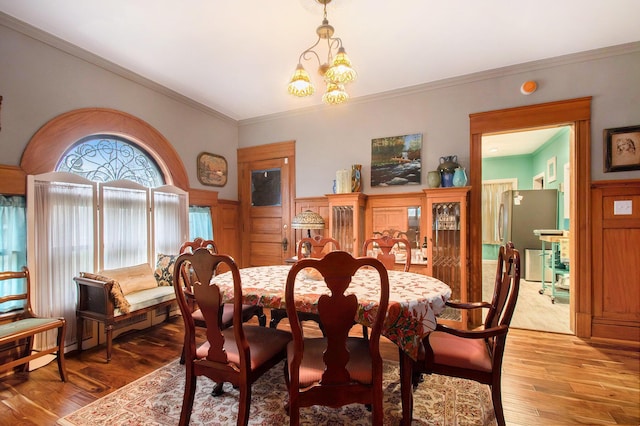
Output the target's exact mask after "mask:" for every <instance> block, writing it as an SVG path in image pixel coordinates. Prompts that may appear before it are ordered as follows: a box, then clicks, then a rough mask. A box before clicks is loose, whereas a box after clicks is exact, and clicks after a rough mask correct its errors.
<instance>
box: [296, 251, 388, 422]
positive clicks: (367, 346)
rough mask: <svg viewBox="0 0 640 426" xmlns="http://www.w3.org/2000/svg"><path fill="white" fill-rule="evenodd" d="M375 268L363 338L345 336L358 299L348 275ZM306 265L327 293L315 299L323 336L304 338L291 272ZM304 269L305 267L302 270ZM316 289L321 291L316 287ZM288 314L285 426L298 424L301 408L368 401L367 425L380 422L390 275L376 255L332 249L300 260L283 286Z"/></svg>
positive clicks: (352, 318)
mask: <svg viewBox="0 0 640 426" xmlns="http://www.w3.org/2000/svg"><path fill="white" fill-rule="evenodd" d="M366 266H368V267H372V268H375V270H376V271H377V273H378V275H379V276H380V284H379V285H380V292H379V300H375V301H364V302H366V303H368V302H375V303H377V304H378V307H377V309H370V310H367V311H366V313H365V315H371V316H372V318H371V320H372V324H373V326H372V330H371V336H370V337H369V339H368V340H365V339H364V338H360V337H349V330H350V329H351V327H352V325H353V321H354V318H356V316H357V314H358V299H357V297H356V295H355V294H348V288H349V284H350V283H351V279H352V276H353V275H354V274H355V273H356V271H357V270H358V269H360V268H362V267H366ZM307 268H313V269H315V270H316V271H317V272H318V273H319V274H320V275H321V276H322V277H323V279H324V281H318V286H319V287H321V286H322V285H323V284H324V285H325V286H326V287H327V289H328V291H327V293H325V294H322V296H320V298H319V300H318V314H319V315H320V319H321V321H322V323H323V324H324V328H325V331H326V336H325V337H320V338H305V337H304V336H303V332H302V327H301V325H300V320H299V319H298V315H297V311H296V305H297V300H296V289H295V286H296V276H297V275H298V274H299V273H300V272H301V271H303V270H305V269H307ZM306 272H308V270H307V271H306ZM319 291H320V290H319ZM285 299H286V300H287V317H288V318H289V322H290V325H291V334H292V336H293V340H292V341H291V342H290V343H289V345H288V346H287V362H288V369H287V370H286V373H287V374H286V376H285V377H286V378H287V387H288V389H289V405H288V408H289V416H290V424H291V425H298V424H299V423H300V408H301V407H309V406H312V405H325V406H330V407H340V406H343V405H347V404H353V403H360V404H370V405H371V407H372V423H373V424H374V425H382V421H383V411H382V395H383V391H382V357H381V356H380V333H381V331H382V325H383V322H384V319H385V317H386V313H387V306H388V303H389V277H388V274H387V270H386V269H385V267H384V265H383V264H382V262H380V261H379V260H377V259H373V258H367V257H361V258H357V259H356V258H354V257H352V256H351V254H349V253H347V252H344V251H333V252H331V253H328V254H327V255H326V256H324V257H323V258H322V259H302V260H300V261H298V262H296V263H295V264H294V265H293V266H292V267H291V270H290V271H289V274H288V276H287V283H286V287H285Z"/></svg>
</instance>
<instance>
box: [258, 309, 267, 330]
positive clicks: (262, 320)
mask: <svg viewBox="0 0 640 426" xmlns="http://www.w3.org/2000/svg"><path fill="white" fill-rule="evenodd" d="M256 316H257V317H258V324H260V327H266V326H267V316H266V315H265V314H264V311H263V310H262V308H260V309H259V310H258V312H257V313H256Z"/></svg>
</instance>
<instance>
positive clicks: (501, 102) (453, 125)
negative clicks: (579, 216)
mask: <svg viewBox="0 0 640 426" xmlns="http://www.w3.org/2000/svg"><path fill="white" fill-rule="evenodd" d="M433 66H434V67H435V66H437V64H433ZM360 72H361V73H366V72H372V71H370V70H360ZM527 80H535V81H537V82H538V90H537V91H536V92H535V93H533V94H531V95H529V96H524V95H522V94H521V93H520V90H519V89H520V85H521V84H522V83H523V82H524V81H527ZM354 84H357V82H355V83H354ZM584 96H592V97H593V99H592V122H591V155H592V166H591V167H592V171H591V175H592V179H593V180H605V179H606V180H609V179H623V178H640V171H633V172H618V173H606V174H605V173H604V172H603V140H602V130H603V129H605V128H611V127H622V126H631V125H638V124H640V43H634V44H631V45H625V46H619V47H617V48H610V49H604V50H599V51H594V52H586V53H582V54H578V55H571V56H567V57H563V58H553V59H550V60H545V61H539V62H535V63H530V64H524V65H520V66H514V67H509V68H505V69H501V70H492V71H489V72H485V73H478V74H474V75H471V76H465V77H462V78H458V79H451V80H448V81H442V82H439V83H436V84H430V85H424V86H422V87H416V88H413V89H411V90H406V91H405V93H400V94H398V93H396V94H395V95H393V96H378V97H376V98H371V99H367V100H357V99H356V100H352V101H350V102H349V103H347V104H344V105H340V106H337V107H333V106H326V107H321V108H315V109H310V110H306V111H299V112H296V113H290V114H281V115H274V116H270V117H262V118H257V119H251V120H245V121H243V122H241V123H240V128H239V145H240V147H248V146H255V145H261V144H266V143H273V142H280V141H285V140H295V141H296V155H297V158H296V167H297V181H296V186H297V188H296V191H297V196H298V197H308V196H317V195H322V194H327V193H330V192H331V186H332V181H333V179H335V171H336V170H338V169H341V168H347V167H349V166H350V165H351V164H354V163H359V164H362V165H363V183H364V185H363V192H366V193H369V194H375V193H391V192H404V191H412V190H416V189H418V188H416V187H415V186H414V187H412V186H400V187H393V188H382V187H375V188H371V187H370V164H371V139H372V138H378V137H385V136H395V135H403V134H409V133H422V134H423V145H422V148H423V149H422V182H423V185H426V172H427V171H429V170H433V169H435V168H436V167H437V165H438V163H439V158H440V157H441V156H444V155H453V154H456V155H457V156H458V161H459V162H460V163H461V164H462V165H463V166H464V167H468V165H469V114H473V113H478V112H484V111H491V110H497V109H503V108H511V107H517V106H523V105H532V104H538V103H544V102H552V101H558V100H564V99H573V98H579V97H584Z"/></svg>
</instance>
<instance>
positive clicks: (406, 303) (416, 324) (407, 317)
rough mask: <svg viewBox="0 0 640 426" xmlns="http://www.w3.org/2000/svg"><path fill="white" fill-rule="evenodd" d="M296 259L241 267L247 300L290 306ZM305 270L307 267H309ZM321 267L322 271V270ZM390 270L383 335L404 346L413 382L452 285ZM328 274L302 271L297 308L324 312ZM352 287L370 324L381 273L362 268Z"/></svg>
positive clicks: (406, 390) (228, 278)
mask: <svg viewBox="0 0 640 426" xmlns="http://www.w3.org/2000/svg"><path fill="white" fill-rule="evenodd" d="M291 266H292V265H291V264H287V265H271V266H253V267H248V268H242V269H240V280H241V282H242V299H243V303H245V304H258V305H260V306H263V307H265V308H272V309H285V308H286V300H285V286H286V282H287V275H288V274H289V270H290V269H291ZM305 271H307V272H306V273H305ZM316 272H317V271H316ZM387 272H388V275H389V306H388V308H387V316H386V318H385V321H384V324H383V327H382V335H383V336H385V337H386V338H388V339H389V340H390V341H392V342H393V343H395V344H396V345H397V346H398V356H399V361H400V375H401V377H402V378H401V380H400V381H401V383H410V382H411V377H412V375H413V362H414V361H417V360H418V356H419V353H420V348H421V346H422V339H423V338H424V337H426V336H427V335H428V334H429V333H430V332H431V331H433V330H435V328H436V325H437V323H436V317H437V316H438V315H439V314H440V313H441V312H442V311H443V310H444V309H445V303H446V302H447V300H449V298H450V297H451V288H450V287H449V286H448V285H447V284H445V283H444V282H442V281H440V280H439V279H437V278H434V277H431V276H428V275H423V274H416V273H413V272H404V271H394V270H389V271H387ZM321 280H322V278H321V277H319V276H318V275H317V274H313V273H310V272H309V271H308V270H305V269H303V270H301V271H300V273H298V275H297V277H296V281H297V282H296V289H295V294H296V300H295V301H294V303H295V304H296V310H297V311H298V312H309V313H317V312H318V300H319V298H320V296H321V295H322V294H327V293H328V289H327V287H326V286H325V285H324V283H323V282H321ZM211 282H212V283H215V284H216V285H218V288H219V289H220V294H221V297H222V299H223V301H224V302H231V301H232V300H233V298H234V285H233V277H232V275H231V272H225V273H222V274H219V275H217V276H215V277H214V278H213V279H212V281H211ZM347 291H348V292H350V293H353V294H355V295H356V297H357V299H358V310H357V313H356V318H354V320H355V322H357V323H359V324H362V325H364V326H367V327H370V326H371V323H370V318H371V316H369V315H366V311H367V310H369V309H375V307H376V306H377V304H378V301H379V292H380V277H379V275H378V273H377V271H375V270H374V269H372V268H369V267H363V268H360V269H359V270H358V271H357V272H356V273H355V274H354V275H353V277H352V280H351V283H350V285H349V289H348V290H347ZM400 393H401V401H402V422H401V425H406V426H409V425H411V423H412V411H413V389H412V387H411V386H409V387H406V386H401V389H400Z"/></svg>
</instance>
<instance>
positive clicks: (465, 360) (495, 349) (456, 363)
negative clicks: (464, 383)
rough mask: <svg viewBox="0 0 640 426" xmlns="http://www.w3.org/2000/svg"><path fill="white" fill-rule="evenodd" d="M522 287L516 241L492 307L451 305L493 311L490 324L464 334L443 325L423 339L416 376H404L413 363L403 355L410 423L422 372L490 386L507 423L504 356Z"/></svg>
mask: <svg viewBox="0 0 640 426" xmlns="http://www.w3.org/2000/svg"><path fill="white" fill-rule="evenodd" d="M519 289H520V254H519V253H518V250H516V249H515V248H514V246H513V243H511V242H510V243H508V244H507V245H505V246H502V247H500V251H499V254H498V266H497V270H496V281H495V289H494V293H493V299H492V301H491V303H487V302H477V303H455V302H447V305H448V306H451V307H453V308H456V309H479V308H487V309H488V311H487V316H486V318H485V323H484V326H482V327H480V328H478V329H475V330H458V329H453V328H450V327H447V326H445V325H442V324H438V325H437V327H436V331H434V332H432V333H430V334H429V335H428V336H427V337H425V338H424V339H423V344H424V348H425V354H424V359H421V360H419V361H417V362H414V363H413V364H412V367H413V375H409V374H408V373H405V374H402V371H405V372H407V371H409V370H408V369H407V365H406V364H405V363H406V362H411V361H410V360H409V359H408V358H407V357H402V356H401V357H400V358H401V364H404V365H401V370H400V371H401V386H402V388H403V391H402V393H403V415H404V421H403V423H404V424H410V422H411V411H412V405H413V402H412V398H411V390H410V386H411V380H412V378H413V384H414V385H417V384H418V380H417V379H418V378H419V375H420V374H421V373H428V374H431V373H433V374H442V375H447V376H453V377H461V378H465V379H470V380H475V381H477V382H480V383H484V384H487V385H489V386H490V387H491V397H492V399H493V409H494V412H495V416H496V420H497V422H498V424H499V425H504V424H505V420H504V413H503V409H502V396H501V394H502V393H501V376H502V358H503V355H504V346H505V342H506V340H507V333H508V331H509V324H510V322H511V317H512V316H513V312H514V310H515V307H516V301H517V299H518V291H519ZM412 376H413V377H412Z"/></svg>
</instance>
